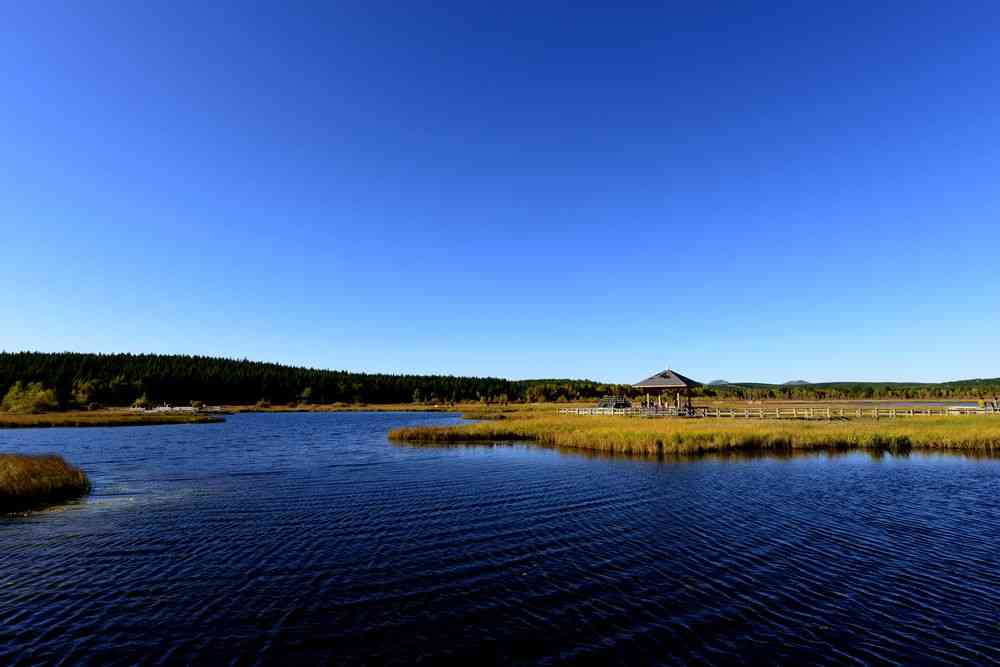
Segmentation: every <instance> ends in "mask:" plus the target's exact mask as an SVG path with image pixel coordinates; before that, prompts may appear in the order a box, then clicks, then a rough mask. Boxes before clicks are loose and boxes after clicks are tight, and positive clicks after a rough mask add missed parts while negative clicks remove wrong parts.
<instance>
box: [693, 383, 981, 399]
mask: <svg viewBox="0 0 1000 667" xmlns="http://www.w3.org/2000/svg"><path fill="white" fill-rule="evenodd" d="M697 393H698V394H700V395H702V396H711V397H718V398H733V399H740V400H755V401H759V400H808V401H817V400H819V401H821V400H856V399H871V400H880V399H893V400H900V399H901V400H933V399H958V398H967V399H992V398H993V397H995V396H1000V378H993V379H977V380H957V381H954V382H941V383H908V382H820V383H815V384H794V385H785V384H780V385H779V384H760V383H745V384H726V385H711V386H706V387H701V388H699V390H698V391H697Z"/></svg>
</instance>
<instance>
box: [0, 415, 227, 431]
mask: <svg viewBox="0 0 1000 667" xmlns="http://www.w3.org/2000/svg"><path fill="white" fill-rule="evenodd" d="M224 421H225V418H223V417H220V416H217V415H199V414H170V413H160V414H143V413H141V412H122V411H112V410H101V411H93V412H89V411H83V410H79V411H68V412H43V413H41V414H28V415H23V414H9V413H4V412H0V429H19V428H90V427H99V426H162V425H167V424H218V423H220V422H224Z"/></svg>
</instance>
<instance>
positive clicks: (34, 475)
mask: <svg viewBox="0 0 1000 667" xmlns="http://www.w3.org/2000/svg"><path fill="white" fill-rule="evenodd" d="M89 491H90V480H88V479H87V476H86V475H85V474H84V473H83V471H82V470H80V469H79V468H76V467H74V466H72V465H70V464H69V463H67V462H66V461H65V459H63V458H62V457H61V456H56V455H54V454H45V455H40V456H32V455H25V454H0V512H13V511H17V510H22V509H26V508H29V507H33V506H36V505H42V504H46V503H51V502H58V501H62V500H69V499H72V498H79V497H80V496H84V495H86V494H87V493H88V492H89Z"/></svg>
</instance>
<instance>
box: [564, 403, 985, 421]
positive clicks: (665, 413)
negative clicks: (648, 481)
mask: <svg viewBox="0 0 1000 667" xmlns="http://www.w3.org/2000/svg"><path fill="white" fill-rule="evenodd" d="M559 413H560V414H569V415H591V416H602V415H603V416H611V415H614V416H623V417H646V418H655V417H702V418H704V417H713V418H717V419H848V418H851V417H854V418H863V417H868V418H870V419H895V418H897V417H965V416H974V415H983V416H1000V413H998V412H996V411H995V410H990V409H987V408H979V407H972V406H959V405H956V406H947V407H906V408H880V407H858V408H844V407H835V408H833V407H830V408H826V407H815V406H810V407H773V408H765V407H753V408H750V407H747V408H710V407H693V408H691V409H690V410H688V409H686V408H681V409H680V410H678V409H676V408H673V407H669V408H668V407H656V406H653V407H648V408H646V407H637V408H615V409H612V408H563V409H561V410H559Z"/></svg>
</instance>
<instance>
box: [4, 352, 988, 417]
mask: <svg viewBox="0 0 1000 667" xmlns="http://www.w3.org/2000/svg"><path fill="white" fill-rule="evenodd" d="M17 383H21V384H20V385H18V386H19V387H37V388H38V389H39V390H44V391H45V396H48V397H50V398H47V399H46V402H47V403H49V404H51V405H52V406H53V407H56V406H58V407H62V408H74V407H86V406H91V407H93V406H95V405H101V406H124V405H133V404H140V405H142V404H146V405H155V404H162V403H169V404H172V405H187V404H188V403H190V402H191V401H201V402H203V403H206V404H242V405H252V404H256V403H262V402H263V403H271V404H274V405H286V404H289V403H355V404H356V403H411V402H416V403H425V402H426V403H454V402H464V401H483V402H508V401H510V402H514V401H532V402H534V401H567V400H580V399H593V398H598V397H600V396H603V395H605V394H609V393H634V392H632V390H631V389H630V388H629V387H627V386H622V385H613V384H606V383H600V382H594V381H590V380H505V379H502V378H490V377H458V376H450V375H390V374H379V373H351V372H347V371H331V370H320V369H314V368H300V367H292V366H283V365H280V364H273V363H263V362H257V361H248V360H245V359H244V360H237V359H220V358H213V357H199V356H185V355H156V354H139V355H133V354H80V353H71V352H63V353H40V352H14V353H12V352H0V396H5V395H7V394H8V392H9V391H10V390H11V388H12V387H15V385H16V384H17ZM13 393H16V392H13ZM695 393H696V394H698V395H701V396H706V397H719V398H732V399H743V400H751V399H752V400H761V399H764V400H766V399H802V400H816V399H859V398H860V399H886V398H889V399H954V398H991V397H993V396H998V395H1000V378H998V379H991V380H962V381H956V382H945V383H939V384H916V383H883V382H878V383H872V382H836V383H820V384H787V385H775V384H760V383H740V384H724V385H712V386H706V387H702V388H700V389H698V390H697V391H696V392H695Z"/></svg>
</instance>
